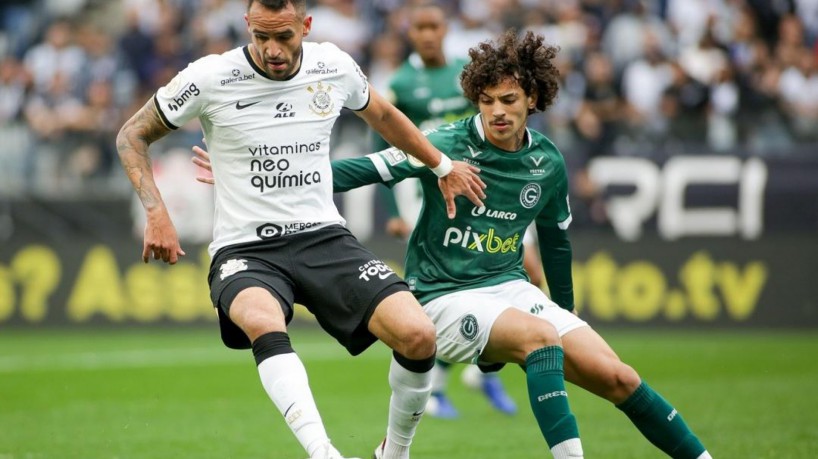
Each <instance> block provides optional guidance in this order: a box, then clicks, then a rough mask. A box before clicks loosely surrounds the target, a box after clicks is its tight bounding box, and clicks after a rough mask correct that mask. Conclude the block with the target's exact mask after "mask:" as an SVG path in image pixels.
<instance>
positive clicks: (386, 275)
mask: <svg viewBox="0 0 818 459" xmlns="http://www.w3.org/2000/svg"><path fill="white" fill-rule="evenodd" d="M392 274H395V273H394V272H391V273H386V274H384V273H378V277H380V278H381V280H384V279H386V278H387V277H389V276H391V275H392Z"/></svg>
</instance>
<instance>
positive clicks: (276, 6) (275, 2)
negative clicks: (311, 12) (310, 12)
mask: <svg viewBox="0 0 818 459" xmlns="http://www.w3.org/2000/svg"><path fill="white" fill-rule="evenodd" d="M253 3H260V4H261V5H262V6H264V7H265V8H268V9H271V10H273V11H281V10H283V9H284V8H286V7H287V5H289V4H291V3H292V5H293V8H295V11H296V13H298V14H300V15H302V16H303V15H305V14H307V0H247V9H248V10H249V9H250V7H251V6H253Z"/></svg>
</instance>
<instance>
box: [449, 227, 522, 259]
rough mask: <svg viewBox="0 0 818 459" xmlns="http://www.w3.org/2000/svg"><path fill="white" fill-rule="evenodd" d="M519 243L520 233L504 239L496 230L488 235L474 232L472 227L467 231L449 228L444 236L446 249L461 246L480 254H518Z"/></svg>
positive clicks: (492, 229)
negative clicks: (451, 246) (496, 233)
mask: <svg viewBox="0 0 818 459" xmlns="http://www.w3.org/2000/svg"><path fill="white" fill-rule="evenodd" d="M519 241H520V233H516V234H514V236H510V237H507V238H503V237H501V236H497V235H495V233H494V228H489V231H488V233H486V234H480V233H478V232H477V231H472V229H471V226H467V227H466V231H463V230H460V229H459V228H454V227H451V228H448V229H446V234H445V235H444V236H443V246H444V247H448V246H449V244H452V245H460V247H463V248H466V249H469V250H477V251H478V252H488V253H497V252H500V253H506V252H509V251H511V252H516V251H517V243H518V242H519ZM484 243H485V247H484Z"/></svg>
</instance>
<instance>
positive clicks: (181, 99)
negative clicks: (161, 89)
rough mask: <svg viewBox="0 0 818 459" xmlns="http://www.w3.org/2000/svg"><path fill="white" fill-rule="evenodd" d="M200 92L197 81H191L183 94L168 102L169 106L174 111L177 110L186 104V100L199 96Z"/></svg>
mask: <svg viewBox="0 0 818 459" xmlns="http://www.w3.org/2000/svg"><path fill="white" fill-rule="evenodd" d="M199 94H201V91H199V88H198V87H196V83H190V85H188V87H187V89H185V90H184V91H183V92H182V93H181V94H179V96H178V97H172V98H171V99H173V102H172V103H168V108H169V109H171V110H173V111H177V110H179V109H180V108H182V106H183V105H185V102H187V101H189V100H190V99H192V98H194V97H196V96H198V95H199Z"/></svg>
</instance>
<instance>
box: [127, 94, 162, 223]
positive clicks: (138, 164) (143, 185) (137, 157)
mask: <svg viewBox="0 0 818 459" xmlns="http://www.w3.org/2000/svg"><path fill="white" fill-rule="evenodd" d="M169 132H170V129H168V128H167V127H166V126H165V125H164V124H163V123H162V120H160V119H159V116H158V115H157V113H156V111H155V109H154V107H153V100H149V101H148V102H147V103H146V104H145V105H144V106H143V107H142V108H141V109H139V111H138V112H136V114H134V116H132V117H131V119H129V120H128V121H127V122H125V124H124V125H123V126H122V129H121V130H120V131H119V135H118V136H117V139H116V148H117V151H119V157H120V159H121V161H122V167H123V168H124V169H125V173H126V174H127V175H128V179H130V181H131V183H132V184H133V186H134V189H136V193H137V195H138V196H139V199H140V200H141V201H142V204H143V205H144V206H145V207H146V208H149V207H152V206H154V205H156V204H158V203H159V194H158V192H157V190H156V185H155V183H154V181H153V170H152V167H151V160H150V155H149V153H148V147H149V146H150V144H151V143H153V142H155V141H156V140H158V139H160V138H162V137H164V136H165V135H166V134H167V133H169Z"/></svg>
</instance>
